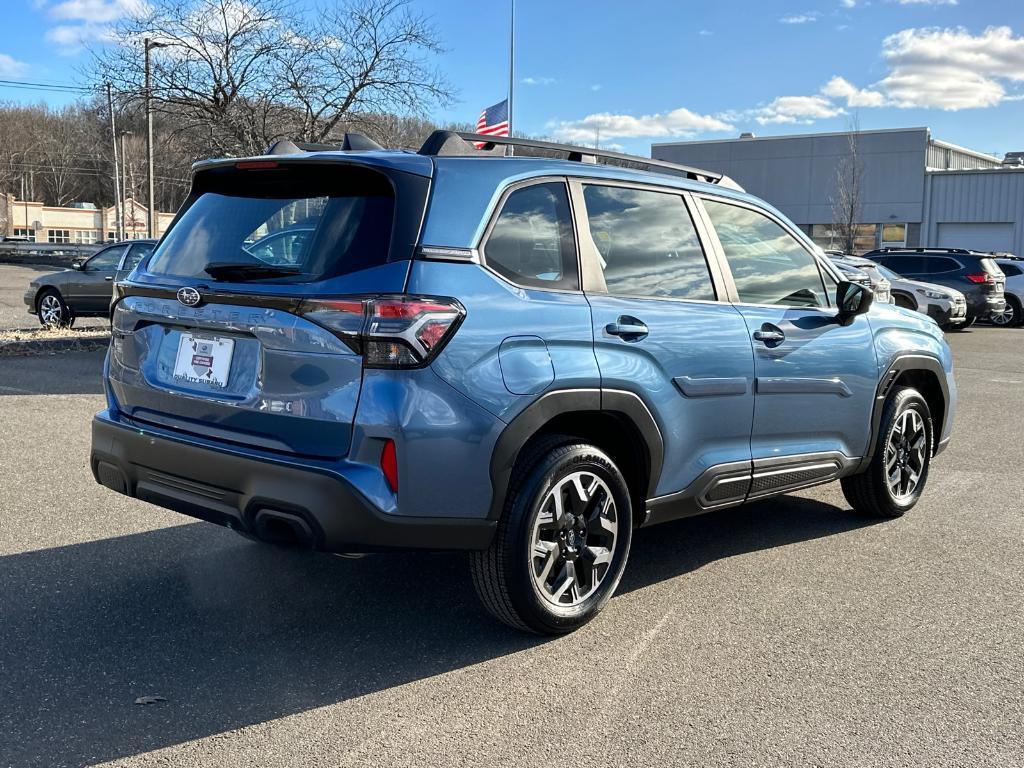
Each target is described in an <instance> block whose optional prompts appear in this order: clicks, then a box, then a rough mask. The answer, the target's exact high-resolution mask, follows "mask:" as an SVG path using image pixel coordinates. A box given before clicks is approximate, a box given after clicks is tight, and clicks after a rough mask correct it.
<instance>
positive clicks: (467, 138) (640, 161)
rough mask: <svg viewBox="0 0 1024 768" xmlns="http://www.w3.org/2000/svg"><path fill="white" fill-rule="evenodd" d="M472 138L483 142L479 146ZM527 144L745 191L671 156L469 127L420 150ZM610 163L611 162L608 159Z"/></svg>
mask: <svg viewBox="0 0 1024 768" xmlns="http://www.w3.org/2000/svg"><path fill="white" fill-rule="evenodd" d="M471 142H476V143H479V144H482V145H483V146H482V147H481V148H480V149H479V150H478V149H476V148H475V147H474V146H473V144H472V143H471ZM498 146H503V147H513V148H514V147H523V148H528V149H539V150H543V151H546V152H559V153H564V154H565V155H566V159H567V160H569V161H572V162H577V163H596V162H597V161H598V160H599V159H600V160H604V161H609V160H612V161H615V162H618V163H629V164H630V165H633V166H639V167H640V168H641V169H642V170H645V171H651V172H652V173H663V174H666V175H670V176H683V177H684V178H687V179H692V180H694V181H704V182H708V183H709V184H718V185H719V186H722V187H726V188H728V189H735V190H739V191H740V192H742V191H743V188H742V187H741V186H740V185H739V184H737V183H736V182H735V181H733V180H732V179H730V178H729V177H728V176H725V175H723V174H721V173H715V172H714V171H704V170H701V169H700V168H692V167H690V166H688V165H680V164H679V163H670V162H668V161H667V160H655V159H654V158H650V157H640V156H639V155H627V154H625V153H623V152H609V151H607V150H604V149H597V148H595V147H580V146H576V145H573V144H558V143H555V142H553V141H537V140H535V139H517V138H513V137H511V136H488V135H486V134H482V133H469V132H466V131H434V132H433V133H432V134H430V136H428V137H427V140H426V141H425V142H423V146H422V147H420V150H419V154H421V155H432V156H456V157H472V156H474V155H476V154H477V153H478V152H480V151H481V150H483V151H491V150H493V149H494V148H495V147H498ZM606 164H607V163H606Z"/></svg>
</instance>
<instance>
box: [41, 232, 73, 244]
mask: <svg viewBox="0 0 1024 768" xmlns="http://www.w3.org/2000/svg"><path fill="white" fill-rule="evenodd" d="M46 242H48V243H70V242H71V230H70V229H48V230H46Z"/></svg>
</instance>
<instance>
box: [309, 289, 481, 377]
mask: <svg viewBox="0 0 1024 768" xmlns="http://www.w3.org/2000/svg"><path fill="white" fill-rule="evenodd" d="M299 312H300V313H301V314H302V316H303V317H306V318H307V319H309V320H312V321H313V322H315V323H317V324H319V325H322V326H324V327H325V328H327V329H329V330H331V331H332V332H334V334H335V335H337V336H338V337H340V338H341V339H343V340H344V341H345V342H346V343H347V344H348V345H349V346H350V347H351V348H352V349H354V350H355V351H357V352H359V353H360V354H362V355H363V364H364V365H365V366H366V367H368V368H418V367H420V366H423V365H426V364H427V363H429V362H430V361H431V360H433V359H434V357H436V356H437V354H438V352H440V351H441V348H442V347H443V346H444V345H445V344H446V343H447V341H448V340H449V339H450V338H451V337H452V336H453V335H454V333H455V330H456V329H457V328H458V326H459V323H460V322H462V318H463V317H464V316H465V314H466V311H465V309H463V308H462V305H461V304H459V302H457V301H455V300H454V299H442V298H436V297H433V296H378V297H375V298H369V299H359V298H351V299H309V300H306V301H303V302H302V306H301V307H300V309H299Z"/></svg>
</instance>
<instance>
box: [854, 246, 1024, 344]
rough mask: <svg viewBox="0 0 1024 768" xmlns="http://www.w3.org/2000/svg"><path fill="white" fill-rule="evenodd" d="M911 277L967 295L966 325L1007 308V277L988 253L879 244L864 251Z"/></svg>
mask: <svg viewBox="0 0 1024 768" xmlns="http://www.w3.org/2000/svg"><path fill="white" fill-rule="evenodd" d="M864 258H865V259H871V261H875V262H878V263H879V264H882V265H884V266H886V267H888V268H889V269H891V270H892V271H893V272H896V273H898V274H900V275H903V277H907V278H910V279H911V280H923V281H924V282H927V283H938V284H939V285H944V286H946V287H948V288H955V289H956V290H958V291H960V293H962V294H963V295H964V297H965V298H966V299H967V321H966V322H965V323H964V325H963V326H962V327H964V328H966V327H967V326H969V325H970V324H971V323H973V322H974V321H975V320H978V319H979V318H980V319H982V320H984V319H986V318H988V317H989V316H990V315H991V314H992V313H1001V312H1002V311H1003V310H1004V309H1005V308H1006V299H1005V297H1004V296H1003V289H1004V287H1005V285H1006V277H1005V276H1004V275H1003V272H1002V270H1001V269H1000V268H999V265H998V264H996V262H995V260H994V259H993V258H992V256H991V254H988V253H979V252H977V251H968V250H966V249H962V248H880V249H877V250H874V251H869V252H868V253H865V254H864Z"/></svg>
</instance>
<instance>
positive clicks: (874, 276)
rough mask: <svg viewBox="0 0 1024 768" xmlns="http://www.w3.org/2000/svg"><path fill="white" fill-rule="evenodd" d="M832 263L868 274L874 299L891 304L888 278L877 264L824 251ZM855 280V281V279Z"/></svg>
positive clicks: (844, 270)
mask: <svg viewBox="0 0 1024 768" xmlns="http://www.w3.org/2000/svg"><path fill="white" fill-rule="evenodd" d="M826 253H827V254H828V257H829V258H830V259H831V260H832V263H833V264H835V265H836V266H837V267H839V268H840V269H841V270H843V272H844V273H847V274H848V273H849V271H854V272H856V271H860V272H862V273H864V274H866V275H867V276H868V287H869V288H870V289H871V291H872V292H873V293H874V294H875V301H877V302H879V303H881V304H892V303H893V300H892V285H891V284H890V282H889V279H888V278H887V277H886V276H885V275H883V274H882V273H881V272H879V271H878V265H877V264H875V262H873V261H868V260H867V259H859V258H857V257H856V256H847V255H843V256H836V255H834V253H833V252H829V251H826ZM855 282H856V281H855Z"/></svg>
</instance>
